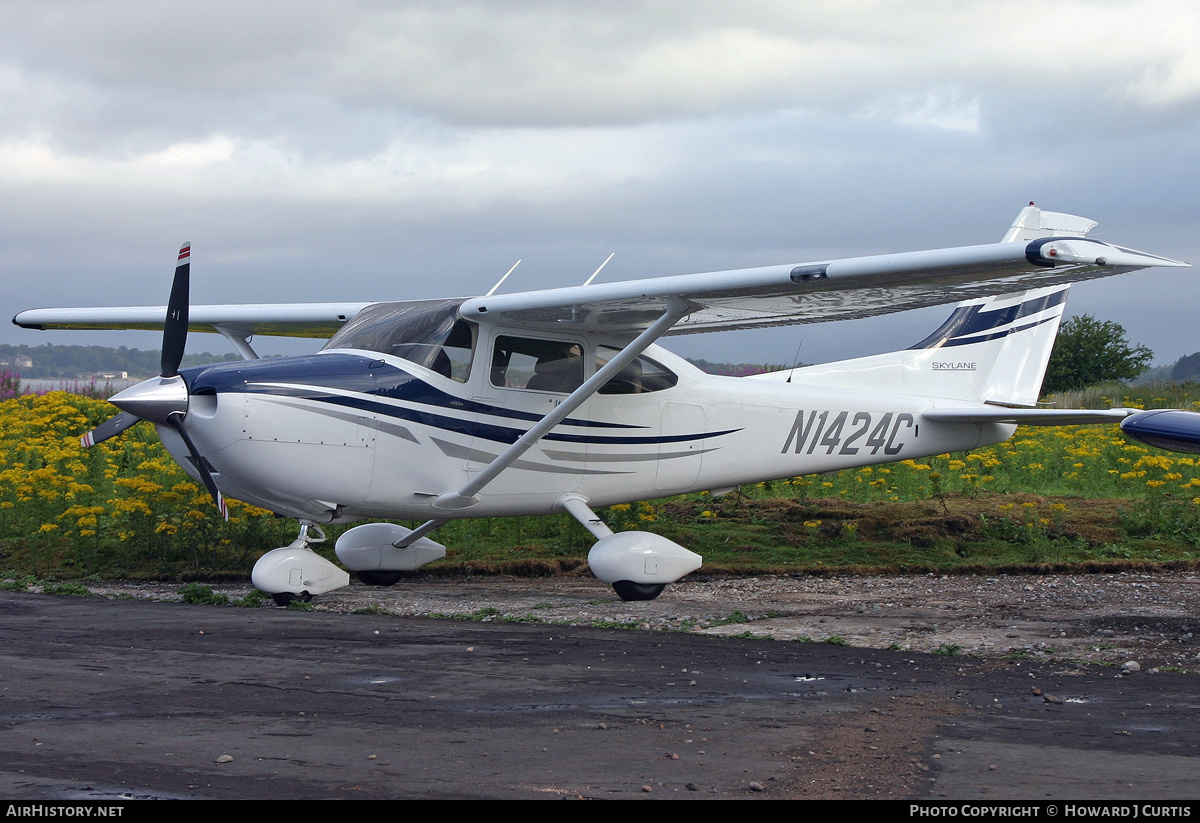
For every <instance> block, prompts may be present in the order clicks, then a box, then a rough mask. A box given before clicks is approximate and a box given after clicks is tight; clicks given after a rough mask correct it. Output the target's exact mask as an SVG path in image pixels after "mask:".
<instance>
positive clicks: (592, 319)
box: [13, 204, 1188, 339]
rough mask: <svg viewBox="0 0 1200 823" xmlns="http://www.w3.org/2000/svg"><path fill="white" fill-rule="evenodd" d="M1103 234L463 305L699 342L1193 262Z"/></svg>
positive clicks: (338, 308) (246, 322)
mask: <svg viewBox="0 0 1200 823" xmlns="http://www.w3.org/2000/svg"><path fill="white" fill-rule="evenodd" d="M1094 225H1095V224H1094V223H1093V222H1092V221H1090V220H1087V219H1086V218H1082V217H1076V216H1074V215H1066V214H1058V213H1055V212H1044V211H1041V210H1040V209H1037V208H1036V207H1034V206H1033V205H1032V204H1031V205H1030V206H1029V207H1027V208H1025V209H1023V210H1022V211H1021V213H1020V214H1019V215H1018V216H1017V221H1016V222H1015V223H1014V224H1013V227H1012V228H1011V229H1009V232H1008V234H1006V235H1005V241H1007V242H1000V243H992V244H988V245H981V246H963V247H960V248H952V249H936V250H932V251H918V252H906V253H903V254H884V255H877V256H872V257H850V258H845V259H842V260H823V261H816V262H809V263H797V264H788V265H783V266H766V267H763V268H754V269H738V270H734V271H722V272H709V273H706V274H686V275H678V276H674V277H658V278H653V279H648V280H630V281H626V282H622V283H601V284H589V285H584V286H575V287H571V288H562V289H549V290H545V291H532V292H523V293H518V294H500V295H487V296H484V297H477V298H473V299H470V300H467V301H465V302H464V303H463V304H462V307H461V309H460V313H461V315H462V316H463V317H464V318H467V319H471V320H478V321H491V322H500V323H504V324H508V325H513V326H525V327H529V328H542V329H560V330H561V329H563V328H564V326H566V327H571V328H574V329H583V330H596V331H606V332H612V333H618V334H632V333H638V332H641V331H643V330H645V329H646V328H649V327H650V326H651V325H652V324H653V323H654V322H655V321H656V320H658V318H660V317H661V316H662V315H663V314H664V313H666V312H667V311H668V307H674V306H677V305H679V304H680V303H683V304H686V305H687V306H688V308H689V312H688V314H687V315H686V316H685V317H683V319H681V320H680V321H678V322H677V323H676V324H675V325H674V327H673V328H672V329H671V330H670V331H669V332H667V333H668V334H689V333H693V332H704V331H723V330H727V329H750V328H763V327H767V326H779V325H785V324H791V323H816V322H823V321H827V320H852V319H857V318H861V317H871V316H874V315H878V314H887V313H889V312H896V311H905V310H907V309H917V308H924V307H926V306H936V305H940V304H943V303H955V302H960V301H962V300H966V299H970V298H976V297H986V296H991V295H996V294H1008V293H1012V292H1021V291H1025V290H1027V289H1032V288H1037V287H1040V286H1053V285H1060V284H1063V283H1073V282H1076V281H1080V280H1090V279H1093V278H1097V277H1108V276H1110V275H1114V274H1123V273H1125V272H1130V271H1136V270H1138V269H1144V268H1149V267H1152V266H1186V265H1188V264H1187V263H1181V262H1179V261H1177V260H1170V259H1168V258H1165V257H1159V256H1157V255H1153V254H1147V253H1145V252H1139V251H1134V250H1133V249H1129V248H1125V247H1124V246H1118V245H1115V244H1113V243H1105V242H1102V241H1099V240H1094V239H1089V238H1087V237H1085V236H1084V235H1085V234H1086V233H1087V232H1088V231H1089V230H1090V229H1091V227H1092V226H1094ZM368 305H371V304H370V303H294V304H286V303H277V304H266V305H232V306H192V307H191V310H190V325H189V330H191V331H208V332H213V331H216V332H220V333H222V334H224V335H225V336H226V337H230V338H231V339H235V338H237V337H239V336H240V337H242V338H245V337H246V336H248V335H251V334H255V335H277V336H288V337H330V336H331V335H332V334H333V333H334V332H336V331H337V330H338V329H339V328H341V326H342V325H343V324H344V323H345V322H346V321H347V320H349V319H351V318H352V317H354V316H355V315H356V314H358V312H360V311H361V310H362V309H363V308H365V307H366V306H368ZM671 310H672V311H673V308H672V309H671ZM165 316H166V307H165V306H159V307H151V308H137V307H126V308H96V309H30V310H28V311H23V312H21V313H20V314H18V315H17V316H16V317H14V318H13V322H14V323H16V324H17V325H18V326H24V327H26V328H41V329H68V328H72V329H161V328H162V326H163V318H164V317H165Z"/></svg>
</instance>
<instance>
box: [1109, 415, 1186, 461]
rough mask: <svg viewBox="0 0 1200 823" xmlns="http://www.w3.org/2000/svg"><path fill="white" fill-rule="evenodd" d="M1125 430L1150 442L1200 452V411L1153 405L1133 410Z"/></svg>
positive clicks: (1135, 438) (1143, 441) (1152, 444)
mask: <svg viewBox="0 0 1200 823" xmlns="http://www.w3.org/2000/svg"><path fill="white" fill-rule="evenodd" d="M1121 431H1123V432H1125V434H1127V435H1129V436H1130V437H1132V438H1133V439H1134V440H1140V441H1141V442H1142V443H1146V444H1147V445H1150V446H1156V447H1157V448H1160V449H1170V450H1171V451H1177V452H1191V453H1193V454H1200V414H1197V413H1196V412H1191V411H1183V410H1182V409H1153V410H1151V411H1144V412H1138V413H1137V414H1131V415H1130V416H1129V417H1126V418H1125V419H1124V420H1122V421H1121Z"/></svg>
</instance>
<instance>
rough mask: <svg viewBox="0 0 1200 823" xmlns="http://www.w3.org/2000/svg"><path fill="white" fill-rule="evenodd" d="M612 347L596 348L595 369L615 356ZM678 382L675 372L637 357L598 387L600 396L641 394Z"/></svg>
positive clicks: (615, 352)
mask: <svg viewBox="0 0 1200 823" xmlns="http://www.w3.org/2000/svg"><path fill="white" fill-rule="evenodd" d="M618 351H619V350H618V349H615V348H613V347H612V346H597V347H596V368H597V369H599V368H600V367H601V366H603V365H604V364H605V363H607V362H608V361H609V360H612V359H613V358H614V357H616V356H617V352H618ZM678 382H679V378H678V377H677V376H676V375H675V372H673V371H671V370H670V369H668V368H667V367H666V366H664V365H662V364H661V363H659V362H657V361H655V360H651V359H650V358H649V357H638V358H636V359H635V360H634V361H633V362H632V363H630V364H629V365H628V366H626V367H625V368H623V369H621V370H620V371H619V372H617V375H616V377H614V378H613V379H612V380H609V381H608V382H607V383H605V384H604V385H603V386H601V387H600V391H599V393H600V394H642V393H644V392H652V391H662V390H663V389H669V388H671V387H673V386H674V385H675V384H676V383H678Z"/></svg>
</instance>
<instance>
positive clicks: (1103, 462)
mask: <svg viewBox="0 0 1200 823" xmlns="http://www.w3.org/2000/svg"><path fill="white" fill-rule="evenodd" d="M1131 391H1132V390H1131V389H1129V388H1128V387H1124V386H1120V385H1117V386H1100V387H1093V388H1092V389H1089V390H1086V391H1084V392H1077V393H1072V394H1069V395H1062V396H1059V397H1051V398H1048V400H1049V402H1052V403H1054V404H1056V405H1058V406H1060V407H1069V406H1080V407H1089V406H1090V407H1101V408H1102V407H1110V406H1130V407H1140V406H1145V407H1178V408H1200V399H1193V398H1200V385H1198V384H1185V385H1183V386H1174V385H1164V386H1148V387H1138V389H1137V392H1138V395H1137V396H1131V395H1130V394H1129V393H1130V392H1131ZM110 413H111V409H109V408H108V407H107V405H106V404H103V403H100V402H99V401H94V400H89V399H88V398H82V397H76V396H72V395H67V394H63V393H61V392H59V393H52V394H50V395H47V396H45V397H41V398H23V399H21V398H18V399H15V400H9V401H3V402H0V585H3V586H4V587H6V588H7V587H9V586H20V585H22V582H23V581H27V580H29V579H39V580H44V579H54V580H58V581H76V582H78V581H84V580H88V579H95V578H125V579H149V580H171V581H178V582H180V583H196V584H211V583H215V582H221V581H229V580H238V581H244V580H245V579H246V577H247V576H248V573H249V570H250V567H251V566H252V565H253V563H254V561H255V560H256V559H257V557H258V556H259V555H260V554H261V553H262V551H264V550H266V549H268V548H271V547H273V546H276V545H284V544H286V543H288V542H290V540H291V538H292V537H293V536H294V528H295V527H294V523H292V522H291V521H287V520H278V519H275V518H272V517H270V516H269V513H266V512H261V511H259V510H254V509H252V507H246V506H244V505H235V506H234V516H233V517H231V520H230V523H228V524H226V523H224V522H222V521H220V519H219V518H215V517H213V516H212V512H211V502H210V501H209V500H208V499H207V495H206V493H205V492H204V491H203V489H200V488H198V487H197V486H196V484H194V483H192V482H191V481H189V480H188V479H187V478H186V477H185V476H184V475H183V474H182V472H181V471H180V470H179V468H178V467H177V466H175V465H174V464H173V463H172V462H171V461H170V460H169V459H168V458H167V457H166V456H165V454H164V453H163V451H162V448H161V445H160V444H158V442H157V440H156V439H155V436H154V433H153V431H152V430H150V429H149V427H144V426H143V427H135V428H134V429H131V430H130V432H131V433H132V434H131V433H129V432H127V433H126V435H125V436H122V437H121V438H113V439H112V440H111V441H105V443H104V444H101V445H100V446H98V447H96V448H95V449H89V450H86V451H82V450H80V449H79V448H78V445H77V442H78V441H77V438H76V437H75V434H76V433H77V431H78V430H81V429H83V428H86V427H87V426H88V425H94V424H95V423H96V422H99V421H100V420H102V419H104V418H106V417H107V416H108V415H109V414H110ZM231 505H232V504H231ZM600 514H601V516H602V517H603V518H604V520H605V521H606V522H607V523H608V524H609V525H610V526H611V527H612V528H613V529H614V530H616V531H621V530H625V529H642V530H646V531H653V532H656V533H658V534H661V535H663V536H665V537H667V538H669V539H671V540H674V541H675V542H677V543H679V544H681V545H683V546H686V547H688V548H690V549H692V550H694V551H696V552H698V553H699V554H701V555H702V556H703V557H704V569H703V573H705V574H710V575H711V574H731V575H747V574H772V573H793V574H794V573H803V574H838V573H873V572H874V573H896V572H899V573H905V572H907V573H924V572H938V573H953V572H962V573H981V572H985V573H999V572H1004V571H1054V570H1061V571H1070V570H1083V571H1117V570H1123V569H1135V568H1146V569H1149V568H1191V567H1194V566H1195V565H1196V564H1197V563H1200V461H1198V460H1196V459H1194V458H1192V457H1190V456H1185V455H1177V454H1172V453H1169V452H1163V451H1159V450H1155V449H1151V448H1149V447H1145V446H1142V445H1141V444H1137V443H1134V442H1132V441H1129V440H1127V439H1125V438H1124V437H1123V436H1122V435H1120V433H1119V432H1118V431H1117V430H1116V429H1115V428H1114V427H1112V426H1092V427H1029V428H1021V429H1018V431H1017V433H1016V435H1015V436H1014V437H1013V438H1011V439H1010V440H1009V441H1007V442H1005V443H1002V444H998V445H996V446H992V447H989V448H984V449H979V450H976V451H974V452H970V453H956V454H945V455H938V456H936V457H930V458H923V459H921V460H920V461H915V460H904V461H900V462H898V463H893V464H888V465H883V466H872V467H865V468H861V469H847V470H844V471H841V472H837V473H835V474H831V475H821V476H810V477H798V478H786V479H782V480H773V481H765V482H763V483H757V484H754V485H751V486H746V487H743V488H740V489H738V490H735V491H734V492H732V493H730V494H726V495H724V496H722V497H714V496H713V495H709V494H707V493H699V494H691V495H685V496H681V497H675V498H670V499H664V500H654V501H644V502H640V503H633V504H624V505H617V506H611V507H609V508H607V509H604V510H602V511H601V512H600ZM404 525H408V526H415V525H416V524H415V523H404ZM342 530H343V527H331V528H328V529H327V532H328V534H329V541H328V542H327V543H325V544H322V545H321V546H318V547H317V550H318V552H319V553H322V554H324V555H325V556H327V557H330V559H332V551H331V547H332V546H333V544H334V542H335V541H336V539H337V537H338V536H339V534H340V533H341V531H342ZM437 539H438V540H439V541H440V542H443V543H445V544H446V545H447V546H448V547H449V549H450V554H449V556H448V557H447V558H446V559H444V560H441V561H438V562H437V563H434V564H432V565H430V566H428V567H426V568H425V569H423V570H422V573H424V574H430V575H455V576H457V575H463V574H507V575H520V576H531V577H542V576H552V575H563V574H584V573H586V572H587V560H586V557H587V552H588V549H589V548H590V547H591V545H592V543H593V542H594V541H593V538H592V537H591V535H589V534H588V533H587V532H586V530H584V529H583V527H582V526H580V525H579V524H578V523H577V522H576V521H575V520H574V519H573V518H571V517H570V516H568V515H565V514H559V515H550V516H545V517H515V518H484V519H479V520H463V521H455V522H451V523H449V524H447V525H446V526H445V527H443V528H442V529H441V530H440V531H439V532H438V535H437ZM5 578H7V579H8V580H9V581H10V582H4V580H5ZM196 596H200V595H196ZM484 617H486V616H481V617H479V618H477V619H484ZM493 617H494V616H493Z"/></svg>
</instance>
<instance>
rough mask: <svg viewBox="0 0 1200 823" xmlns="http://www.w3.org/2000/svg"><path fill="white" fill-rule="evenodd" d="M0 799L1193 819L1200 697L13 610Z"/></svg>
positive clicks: (519, 633) (807, 661)
mask: <svg viewBox="0 0 1200 823" xmlns="http://www.w3.org/2000/svg"><path fill="white" fill-rule="evenodd" d="M0 639H2V642H0V797H3V798H5V799H21V800H48V799H54V800H71V799H76V800H85V799H86V800H105V799H110V800H117V799H121V798H147V799H150V798H163V799H167V798H195V799H233V798H240V799H309V798H311V799H325V798H446V799H450V798H495V799H508V798H511V799H535V798H541V799H564V798H594V799H622V798H623V799H680V800H682V799H713V798H745V799H780V798H892V799H898V798H906V799H930V800H946V799H967V800H980V799H984V800H1001V799H1017V800H1020V799H1026V800H1039V801H1047V800H1053V799H1074V800H1082V799H1092V798H1095V799H1111V800H1119V799H1133V800H1155V801H1166V800H1170V799H1194V798H1197V797H1200V759H1198V758H1200V748H1198V746H1200V724H1197V723H1196V714H1197V704H1198V703H1200V698H1198V697H1197V695H1198V694H1200V675H1197V674H1194V673H1186V672H1173V671H1163V672H1157V673H1153V674H1152V673H1149V672H1139V673H1136V674H1122V673H1121V672H1120V670H1119V669H1118V668H1116V667H1112V666H1100V665H1088V664H1073V663H1070V662H1064V661H1030V660H1020V659H1014V660H996V659H976V658H968V657H950V656H943V655H935V654H918V653H914V652H911V651H888V650H883V649H863V648H854V647H849V646H840V645H833V644H825V643H798V642H780V641H772V640H761V639H753V638H738V637H713V636H703V635H696V634H682V633H673V632H654V631H629V630H618V629H601V628H571V627H563V626H547V625H536V624H521V623H503V622H486V623H485V622H478V621H461V620H436V619H417V618H402V617H396V616H392V615H372V614H336V613H330V612H305V611H292V610H283V609H271V608H262V609H240V608H233V607H216V606H188V605H183V604H178V603H161V602H138V601H130V600H107V599H103V598H97V597H54V596H47V595H40V594H24V593H11V592H0Z"/></svg>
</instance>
